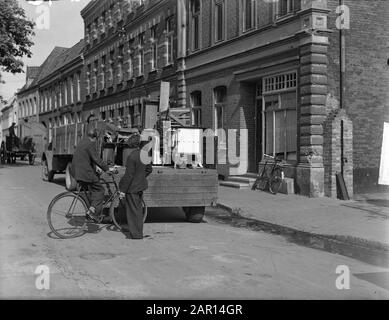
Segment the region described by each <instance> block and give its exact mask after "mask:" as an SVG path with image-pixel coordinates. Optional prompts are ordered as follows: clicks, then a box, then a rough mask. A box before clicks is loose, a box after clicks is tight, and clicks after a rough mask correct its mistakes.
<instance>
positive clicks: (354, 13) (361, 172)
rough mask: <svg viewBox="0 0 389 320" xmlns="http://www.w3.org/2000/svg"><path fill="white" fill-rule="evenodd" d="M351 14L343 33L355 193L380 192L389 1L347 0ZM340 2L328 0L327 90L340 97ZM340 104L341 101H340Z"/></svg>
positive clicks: (388, 84)
mask: <svg viewBox="0 0 389 320" xmlns="http://www.w3.org/2000/svg"><path fill="white" fill-rule="evenodd" d="M343 2H344V4H345V5H346V6H347V8H348V9H347V8H346V12H345V15H344V17H345V18H346V19H347V17H349V18H350V19H349V22H350V25H349V29H346V30H345V31H344V37H345V55H344V56H345V79H344V84H343V87H344V92H345V94H344V103H343V104H344V106H343V107H344V109H345V111H346V113H347V115H348V117H349V119H350V120H351V122H352V124H353V128H354V130H353V134H352V141H353V142H352V150H353V151H352V156H351V155H350V156H349V157H348V159H347V161H348V162H350V160H351V161H352V162H353V163H352V169H353V181H354V183H353V186H354V192H355V193H362V192H369V191H379V190H381V188H383V186H381V187H380V186H378V185H377V181H378V172H379V166H380V156H381V147H382V135H383V123H384V122H389V92H388V88H389V67H388V65H389V60H388V59H389V3H388V1H385V0H378V1H369V0H358V1H352V0H344V1H343ZM338 5H339V1H337V0H329V1H328V4H327V9H328V10H329V15H328V26H329V28H330V29H332V30H333V31H334V32H333V33H330V34H329V47H328V94H329V95H330V97H331V98H335V101H339V100H340V97H339V95H340V92H339V90H340V87H341V86H340V81H339V74H340V73H339V72H338V70H339V67H340V65H339V64H340V62H339V60H340V59H339V57H340V52H339V48H340V46H339V30H337V29H336V28H335V26H336V19H337V14H336V8H337V6H338ZM336 105H339V103H336Z"/></svg>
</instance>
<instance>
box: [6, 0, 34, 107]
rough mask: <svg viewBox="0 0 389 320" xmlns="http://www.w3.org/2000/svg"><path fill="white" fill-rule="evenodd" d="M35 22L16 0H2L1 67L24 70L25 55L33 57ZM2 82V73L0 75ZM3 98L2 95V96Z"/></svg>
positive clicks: (8, 70)
mask: <svg viewBox="0 0 389 320" xmlns="http://www.w3.org/2000/svg"><path fill="white" fill-rule="evenodd" d="M34 26H35V23H34V22H33V21H30V20H28V19H27V17H26V14H25V12H24V10H23V9H22V8H20V7H19V5H18V3H17V1H16V0H0V68H1V71H5V72H11V73H21V72H23V66H24V64H23V61H22V60H21V58H23V56H27V57H29V58H30V57H31V51H30V47H31V46H32V45H33V44H34V43H33V42H32V41H31V40H30V36H33V35H34ZM0 82H1V75H0ZM0 99H1V97H0Z"/></svg>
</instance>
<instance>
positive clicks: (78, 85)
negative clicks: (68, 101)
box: [77, 72, 81, 101]
mask: <svg viewBox="0 0 389 320" xmlns="http://www.w3.org/2000/svg"><path fill="white" fill-rule="evenodd" d="M77 101H81V72H78V73H77Z"/></svg>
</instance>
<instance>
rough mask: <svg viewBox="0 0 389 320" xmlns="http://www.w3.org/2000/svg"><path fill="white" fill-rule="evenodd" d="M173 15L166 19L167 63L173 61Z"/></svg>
mask: <svg viewBox="0 0 389 320" xmlns="http://www.w3.org/2000/svg"><path fill="white" fill-rule="evenodd" d="M173 36H174V29H173V17H170V18H168V19H166V64H171V63H173Z"/></svg>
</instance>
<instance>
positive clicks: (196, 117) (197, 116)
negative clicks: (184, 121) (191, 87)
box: [191, 91, 202, 127]
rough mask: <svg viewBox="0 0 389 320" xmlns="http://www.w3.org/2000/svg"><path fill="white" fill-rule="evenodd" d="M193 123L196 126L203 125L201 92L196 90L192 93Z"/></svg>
mask: <svg viewBox="0 0 389 320" xmlns="http://www.w3.org/2000/svg"><path fill="white" fill-rule="evenodd" d="M191 106H192V124H193V125H194V126H196V127H201V126H202V121H201V92H200V91H195V92H193V93H192V94H191Z"/></svg>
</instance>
